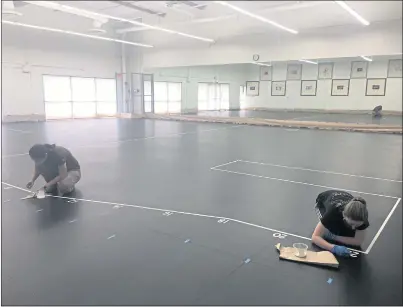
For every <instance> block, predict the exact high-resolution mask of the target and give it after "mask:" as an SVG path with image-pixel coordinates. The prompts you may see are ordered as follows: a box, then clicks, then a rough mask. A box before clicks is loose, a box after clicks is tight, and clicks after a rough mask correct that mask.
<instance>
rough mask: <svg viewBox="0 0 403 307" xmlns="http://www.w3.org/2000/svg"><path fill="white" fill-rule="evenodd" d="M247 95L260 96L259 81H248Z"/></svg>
mask: <svg viewBox="0 0 403 307" xmlns="http://www.w3.org/2000/svg"><path fill="white" fill-rule="evenodd" d="M246 96H259V81H246Z"/></svg>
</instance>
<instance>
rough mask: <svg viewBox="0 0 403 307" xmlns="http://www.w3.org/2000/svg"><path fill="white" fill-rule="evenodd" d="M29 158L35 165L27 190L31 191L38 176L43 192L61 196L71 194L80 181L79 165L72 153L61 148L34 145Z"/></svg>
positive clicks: (48, 145)
mask: <svg viewBox="0 0 403 307" xmlns="http://www.w3.org/2000/svg"><path fill="white" fill-rule="evenodd" d="M29 156H30V157H31V159H32V160H33V161H34V163H35V168H34V175H33V177H32V179H31V181H30V182H28V184H27V188H28V189H31V188H32V187H33V185H34V183H35V181H36V179H38V177H39V176H42V177H43V178H44V179H45V181H46V184H45V186H44V189H45V192H47V193H52V194H53V195H58V196H62V195H64V194H66V193H71V192H72V191H73V190H74V187H75V185H76V183H77V182H78V181H79V180H80V179H81V169H80V164H79V163H78V161H77V159H76V158H75V157H74V156H73V155H72V153H71V152H70V151H69V150H68V149H66V148H64V147H62V146H56V145H54V144H53V145H50V144H35V145H34V146H32V147H31V149H30V150H29Z"/></svg>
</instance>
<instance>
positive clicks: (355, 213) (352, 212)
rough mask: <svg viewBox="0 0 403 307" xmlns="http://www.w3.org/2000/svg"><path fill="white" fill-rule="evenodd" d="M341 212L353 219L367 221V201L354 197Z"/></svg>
mask: <svg viewBox="0 0 403 307" xmlns="http://www.w3.org/2000/svg"><path fill="white" fill-rule="evenodd" d="M343 213H344V215H345V216H346V217H348V218H349V219H352V220H353V221H362V222H367V221H368V210H367V202H366V201H365V199H363V198H361V197H354V198H353V199H352V200H351V201H350V202H349V203H348V204H347V205H346V207H345V208H344V210H343Z"/></svg>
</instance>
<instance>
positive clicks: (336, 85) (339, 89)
mask: <svg viewBox="0 0 403 307" xmlns="http://www.w3.org/2000/svg"><path fill="white" fill-rule="evenodd" d="M349 90H350V79H333V80H332V96H348V93H349Z"/></svg>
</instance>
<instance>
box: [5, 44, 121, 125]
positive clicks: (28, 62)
mask: <svg viewBox="0 0 403 307" xmlns="http://www.w3.org/2000/svg"><path fill="white" fill-rule="evenodd" d="M120 66H121V65H120V59H119V58H118V57H115V56H110V55H109V56H107V55H97V53H96V52H95V53H91V52H73V51H71V50H70V51H68V52H62V51H60V50H56V51H55V50H46V49H45V50H40V49H27V48H22V47H19V46H3V49H2V100H1V103H2V119H3V120H5V121H15V120H32V119H34V120H36V119H39V120H43V119H44V118H45V105H44V98H43V80H42V75H44V74H49V75H65V76H80V77H100V78H114V77H115V73H116V72H119V71H120V70H121V67H120Z"/></svg>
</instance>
